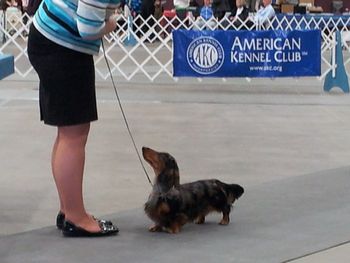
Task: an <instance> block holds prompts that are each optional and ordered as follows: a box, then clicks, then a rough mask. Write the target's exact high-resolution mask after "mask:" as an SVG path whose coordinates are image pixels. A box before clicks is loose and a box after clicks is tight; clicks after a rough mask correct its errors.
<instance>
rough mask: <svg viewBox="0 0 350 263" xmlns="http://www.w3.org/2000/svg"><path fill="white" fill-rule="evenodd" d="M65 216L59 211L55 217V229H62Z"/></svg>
mask: <svg viewBox="0 0 350 263" xmlns="http://www.w3.org/2000/svg"><path fill="white" fill-rule="evenodd" d="M64 218H65V215H64V214H63V213H62V212H61V211H60V212H58V215H57V217H56V227H57V228H58V229H59V230H61V229H62V227H63V223H64Z"/></svg>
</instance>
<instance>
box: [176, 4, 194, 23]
mask: <svg viewBox="0 0 350 263" xmlns="http://www.w3.org/2000/svg"><path fill="white" fill-rule="evenodd" d="M174 6H175V10H176V15H177V16H178V18H179V19H181V20H183V19H185V18H186V8H187V7H189V6H190V1H189V0H174Z"/></svg>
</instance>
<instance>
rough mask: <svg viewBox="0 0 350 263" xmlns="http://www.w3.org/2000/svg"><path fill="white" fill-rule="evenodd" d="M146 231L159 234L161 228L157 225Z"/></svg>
mask: <svg viewBox="0 0 350 263" xmlns="http://www.w3.org/2000/svg"><path fill="white" fill-rule="evenodd" d="M148 231H150V232H160V231H162V227H161V226H158V225H154V226H151V227H149V228H148Z"/></svg>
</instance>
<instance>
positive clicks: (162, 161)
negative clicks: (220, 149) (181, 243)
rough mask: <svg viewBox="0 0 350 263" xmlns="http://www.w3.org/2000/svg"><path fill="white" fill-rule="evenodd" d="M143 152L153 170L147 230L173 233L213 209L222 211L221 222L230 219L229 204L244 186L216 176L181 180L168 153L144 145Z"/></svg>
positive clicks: (225, 223)
mask: <svg viewBox="0 0 350 263" xmlns="http://www.w3.org/2000/svg"><path fill="white" fill-rule="evenodd" d="M142 154H143V158H144V159H145V160H146V161H147V162H148V163H149V164H150V166H151V167H152V168H153V170H154V173H155V182H154V185H153V189H152V192H151V194H150V196H149V198H148V201H147V202H146V204H145V208H144V209H145V213H146V214H147V216H148V217H149V218H150V219H151V220H152V221H153V222H154V223H155V225H154V226H152V227H150V228H149V231H151V232H160V231H165V232H168V233H171V234H176V233H179V232H180V230H181V227H182V226H183V225H185V224H186V223H188V222H195V223H197V224H203V223H204V222H205V217H206V215H208V214H209V213H211V212H214V211H217V212H221V213H222V214H223V217H222V219H221V221H220V223H219V224H220V225H227V224H228V223H229V222H230V217H229V214H230V211H231V207H232V204H233V203H234V202H235V201H236V200H237V199H238V198H239V197H241V196H242V194H243V193H244V189H243V187H241V186H240V185H238V184H225V183H223V182H221V181H219V180H216V179H211V180H200V181H196V182H192V183H187V184H180V176H179V168H178V166H177V163H176V160H175V159H174V157H172V156H171V155H170V154H169V153H164V152H157V151H155V150H152V149H150V148H147V147H143V148H142Z"/></svg>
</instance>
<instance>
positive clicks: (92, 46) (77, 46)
mask: <svg viewBox="0 0 350 263" xmlns="http://www.w3.org/2000/svg"><path fill="white" fill-rule="evenodd" d="M119 2H120V0H43V2H42V3H41V4H40V7H39V9H38V11H37V12H36V13H35V16H34V19H33V23H34V26H35V27H36V29H38V31H39V32H40V33H42V34H43V35H44V36H45V37H47V38H48V39H50V40H51V41H53V42H55V43H57V44H59V45H61V46H64V47H67V48H70V49H73V50H76V51H79V52H83V53H87V54H91V55H95V54H98V52H99V50H100V45H101V39H95V40H91V39H92V38H94V37H96V36H99V35H101V33H102V32H103V30H104V26H105V19H106V18H108V17H109V16H110V15H112V14H113V13H114V10H115V9H116V8H117V6H118V4H119Z"/></svg>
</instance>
